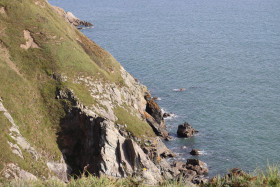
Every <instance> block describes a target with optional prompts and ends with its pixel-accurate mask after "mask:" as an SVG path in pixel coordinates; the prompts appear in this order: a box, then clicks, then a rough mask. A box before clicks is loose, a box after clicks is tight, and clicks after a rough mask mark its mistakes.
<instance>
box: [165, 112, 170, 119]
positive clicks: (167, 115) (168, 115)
mask: <svg viewBox="0 0 280 187" xmlns="http://www.w3.org/2000/svg"><path fill="white" fill-rule="evenodd" d="M170 116H171V114H170V113H164V114H163V117H164V118H167V117H170Z"/></svg>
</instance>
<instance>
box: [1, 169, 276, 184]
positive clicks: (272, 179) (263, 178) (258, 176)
mask: <svg viewBox="0 0 280 187" xmlns="http://www.w3.org/2000/svg"><path fill="white" fill-rule="evenodd" d="M188 184H189V183H184V182H182V180H179V181H175V180H167V181H164V182H163V183H161V184H158V185H156V186H162V187H163V186H164V187H169V186H172V187H185V186H186V187H187V186H189V185H188ZM0 186H1V185H0ZM3 186H31V187H33V186H69V187H78V186H100V187H101V186H116V187H122V186H146V185H145V184H144V183H143V181H137V180H135V179H134V178H130V177H128V178H125V179H123V178H122V179H115V178H109V177H100V178H97V177H95V176H92V175H89V176H88V177H85V175H83V177H81V178H79V179H74V178H71V179H70V181H69V183H67V184H65V183H63V182H61V181H58V180H55V179H54V180H45V181H43V180H38V181H10V182H6V183H3ZM198 186H202V187H206V186H207V187H212V186H213V187H278V186H280V173H279V167H278V166H277V165H274V166H268V167H267V169H266V171H265V172H263V171H261V170H259V169H258V170H256V171H255V172H254V173H253V174H246V175H243V176H242V175H232V176H230V177H229V176H228V175H227V176H224V177H215V178H213V179H211V182H209V183H207V184H201V185H198Z"/></svg>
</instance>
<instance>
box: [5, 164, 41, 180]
mask: <svg viewBox="0 0 280 187" xmlns="http://www.w3.org/2000/svg"><path fill="white" fill-rule="evenodd" d="M3 174H4V176H5V178H6V179H21V180H25V181H30V180H37V177H36V176H35V175H33V174H32V173H29V172H27V171H25V170H23V169H21V168H20V167H19V166H18V165H17V164H14V163H8V164H7V165H6V169H5V170H4V171H3Z"/></svg>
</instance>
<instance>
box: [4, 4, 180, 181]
mask: <svg viewBox="0 0 280 187" xmlns="http://www.w3.org/2000/svg"><path fill="white" fill-rule="evenodd" d="M0 72H1V73H0V98H1V99H0V127H1V131H0V137H1V141H0V150H1V152H0V178H1V179H3V180H11V179H14V178H22V179H30V180H35V179H38V178H40V179H49V178H53V177H56V178H59V179H60V180H63V181H67V180H68V179H69V176H70V175H79V174H81V173H82V172H84V171H88V172H90V173H92V174H94V175H96V176H101V175H108V176H114V177H126V176H137V177H139V178H141V179H144V180H145V181H146V182H147V183H148V184H155V183H158V182H160V181H162V180H163V179H165V178H172V177H174V176H175V175H174V170H173V169H172V168H171V167H170V165H169V164H168V163H167V162H166V160H165V159H164V158H165V157H166V156H174V155H173V154H172V153H171V152H170V151H169V150H168V149H167V148H166V147H165V145H164V144H163V142H162V140H161V138H159V137H157V135H159V136H161V137H163V138H167V137H168V133H167V131H166V130H165V125H164V120H163V118H162V113H161V111H160V108H159V107H158V106H157V104H156V103H155V101H154V100H152V99H151V98H150V95H149V93H147V89H146V87H145V86H143V85H141V84H140V83H138V81H136V80H135V79H134V78H133V77H132V76H131V75H130V74H129V73H127V72H126V71H125V70H124V68H123V67H122V66H121V65H120V64H119V63H118V62H117V61H116V60H115V59H114V58H113V57H112V56H111V55H110V54H109V53H108V52H107V51H105V50H104V49H102V48H101V47H100V46H98V45H97V44H96V43H94V42H93V41H91V40H89V39H88V38H87V37H86V36H84V35H83V34H82V33H81V32H80V31H79V30H78V29H77V28H76V27H75V24H70V23H69V20H68V21H67V20H66V19H65V16H64V14H60V13H59V11H57V8H54V7H52V6H51V5H49V4H48V2H47V1H45V0H24V1H23V0H9V1H6V0H0ZM147 121H148V122H149V123H147ZM155 133H156V134H155Z"/></svg>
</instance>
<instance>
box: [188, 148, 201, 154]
mask: <svg viewBox="0 0 280 187" xmlns="http://www.w3.org/2000/svg"><path fill="white" fill-rule="evenodd" d="M190 154H191V155H199V150H198V149H192V150H191V152H190Z"/></svg>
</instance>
